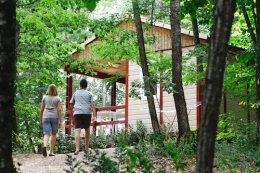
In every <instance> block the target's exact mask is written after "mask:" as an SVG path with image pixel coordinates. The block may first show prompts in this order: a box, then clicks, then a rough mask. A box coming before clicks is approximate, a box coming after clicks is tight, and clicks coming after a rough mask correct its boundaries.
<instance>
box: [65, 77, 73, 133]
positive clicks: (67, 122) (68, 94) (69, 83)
mask: <svg viewBox="0 0 260 173" xmlns="http://www.w3.org/2000/svg"><path fill="white" fill-rule="evenodd" d="M69 74H70V73H69V72H67V76H69ZM66 84H67V85H66V112H65V134H68V135H71V126H70V125H71V119H70V103H69V102H70V99H71V97H72V76H69V77H67V78H66ZM66 126H67V127H66Z"/></svg>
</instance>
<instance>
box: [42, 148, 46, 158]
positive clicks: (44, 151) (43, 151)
mask: <svg viewBox="0 0 260 173" xmlns="http://www.w3.org/2000/svg"><path fill="white" fill-rule="evenodd" d="M42 155H43V156H44V157H46V156H47V151H46V147H43V148H42Z"/></svg>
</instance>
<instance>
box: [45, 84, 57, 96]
mask: <svg viewBox="0 0 260 173" xmlns="http://www.w3.org/2000/svg"><path fill="white" fill-rule="evenodd" d="M46 95H49V96H57V95H58V90H57V87H56V85H54V84H50V85H49V86H48V89H47V91H46Z"/></svg>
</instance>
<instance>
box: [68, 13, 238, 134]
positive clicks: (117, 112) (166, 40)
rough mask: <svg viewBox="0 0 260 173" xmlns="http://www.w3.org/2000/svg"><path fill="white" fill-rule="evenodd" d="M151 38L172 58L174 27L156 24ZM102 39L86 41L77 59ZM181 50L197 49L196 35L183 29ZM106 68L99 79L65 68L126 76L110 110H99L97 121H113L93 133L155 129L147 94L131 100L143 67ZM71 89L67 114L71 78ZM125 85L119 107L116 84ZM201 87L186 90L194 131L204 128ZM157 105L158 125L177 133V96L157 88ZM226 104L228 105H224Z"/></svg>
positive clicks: (203, 39) (127, 23) (123, 63)
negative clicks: (104, 129)
mask: <svg viewBox="0 0 260 173" xmlns="http://www.w3.org/2000/svg"><path fill="white" fill-rule="evenodd" d="M141 20H142V23H143V24H144V23H147V22H148V21H147V20H146V19H144V18H142V19H141ZM118 27H119V28H125V29H128V30H135V24H134V22H133V21H123V22H121V23H120V24H119V25H118ZM148 32H149V33H150V34H152V35H154V36H155V37H156V38H157V40H156V44H154V47H153V48H152V50H154V51H156V52H162V53H169V54H171V33H170V32H171V27H170V25H169V24H165V23H161V22H154V23H153V25H152V27H151V29H150V30H149V31H148ZM199 37H200V40H201V43H202V44H206V43H207V39H208V36H207V35H204V34H200V35H199ZM98 40H99V38H96V37H91V38H89V39H88V40H86V41H85V42H84V43H83V44H82V45H83V46H84V47H85V49H84V50H83V51H82V52H80V53H77V52H73V56H74V58H77V59H80V58H85V57H86V55H87V54H89V53H90V51H91V46H89V45H90V44H92V43H95V42H96V41H98ZM181 46H182V52H183V53H182V54H183V55H185V54H187V53H188V52H189V51H190V50H193V49H194V47H195V46H194V40H193V32H192V31H189V30H185V29H181ZM195 62H196V58H195V57H194V58H192V59H191V60H189V61H188V62H187V63H195ZM100 63H104V64H108V65H109V67H108V68H100V67H94V71H95V72H96V74H95V75H91V74H85V73H82V72H80V71H79V70H78V69H75V70H73V71H69V70H68V68H65V71H67V73H68V74H70V73H75V74H81V75H85V76H91V77H95V78H99V79H105V78H107V77H110V76H111V74H113V73H116V72H120V73H121V74H125V75H123V76H122V77H121V78H119V79H118V80H117V81H116V82H115V83H114V84H113V87H112V89H111V105H110V106H107V107H100V108H97V117H98V118H99V117H104V116H105V117H107V118H108V120H109V121H97V122H93V123H92V124H91V125H92V127H93V129H94V130H93V131H95V132H96V131H97V128H99V129H102V128H101V127H102V126H108V125H109V126H111V128H112V130H111V131H115V130H116V129H117V127H118V126H119V125H121V126H124V127H125V128H127V127H128V125H131V126H132V127H133V128H135V127H136V121H137V120H141V121H142V123H143V124H144V125H145V126H146V127H147V129H148V130H149V129H152V125H151V119H150V115H149V111H148V104H147V99H146V97H145V96H144V94H143V95H142V96H141V100H138V99H134V98H129V90H130V87H131V82H133V81H134V80H137V79H142V69H141V67H140V66H139V65H138V64H136V63H133V62H130V61H128V60H120V61H116V62H115V63H114V64H110V63H109V62H100ZM66 82H67V88H66V96H67V97H66V110H69V100H70V98H71V96H72V84H73V80H72V78H71V77H69V78H67V81H66ZM117 83H121V84H124V85H125V99H124V104H123V105H116V100H115V99H116V94H117V93H116V86H117V85H116V84H117ZM198 85H199V84H194V85H190V86H184V93H185V99H186V104H187V111H188V116H189V124H190V128H191V129H196V128H198V126H199V124H200V112H201V111H200V109H201V106H200V102H201V97H200V94H199V93H200V91H199V87H198ZM155 98H156V99H155V102H156V103H155V105H156V111H157V116H158V121H159V123H160V125H161V126H163V125H166V126H167V128H168V130H169V131H170V130H171V131H177V130H178V126H177V116H176V111H175V105H174V100H173V95H172V94H168V93H167V92H165V91H163V88H162V84H159V85H157V94H156V97H155ZM223 104H225V105H223ZM231 105H232V106H234V105H238V104H237V103H231ZM221 109H222V110H221V112H223V113H224V112H225V111H228V110H227V109H228V103H227V100H224V101H223V102H222V107H221ZM69 114H70V113H69V111H66V119H67V121H66V124H67V126H66V128H65V133H66V134H71V127H70V126H69V124H70V118H69V117H70V116H69Z"/></svg>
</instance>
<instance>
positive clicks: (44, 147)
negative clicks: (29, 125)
mask: <svg viewBox="0 0 260 173" xmlns="http://www.w3.org/2000/svg"><path fill="white" fill-rule="evenodd" d="M49 138H50V134H44V137H43V148H42V155H43V156H44V157H46V156H47V151H46V150H47V149H46V147H47V145H48V142H49Z"/></svg>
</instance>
